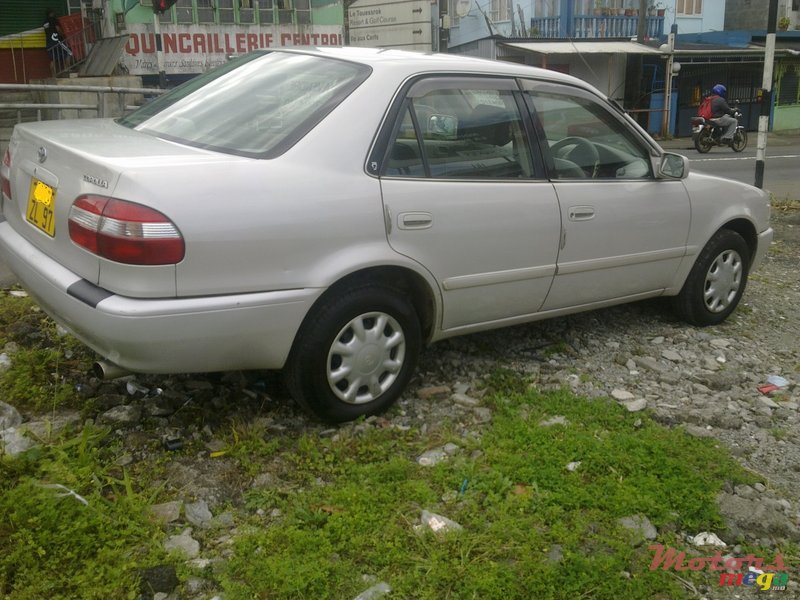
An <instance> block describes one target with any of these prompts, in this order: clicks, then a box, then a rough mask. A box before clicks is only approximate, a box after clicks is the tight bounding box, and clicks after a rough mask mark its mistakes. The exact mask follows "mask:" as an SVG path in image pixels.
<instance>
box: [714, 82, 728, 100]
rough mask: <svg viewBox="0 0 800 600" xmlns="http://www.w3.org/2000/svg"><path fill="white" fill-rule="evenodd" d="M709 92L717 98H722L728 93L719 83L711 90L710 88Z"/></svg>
mask: <svg viewBox="0 0 800 600" xmlns="http://www.w3.org/2000/svg"><path fill="white" fill-rule="evenodd" d="M711 91H712V92H714V93H715V94H716V95H717V96H722V97H723V98H724V97H725V94H727V93H728V88H726V87H725V86H724V85H722V84H721V83H718V84H717V85H715V86H714V87H713V88H711Z"/></svg>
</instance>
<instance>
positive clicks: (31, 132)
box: [4, 119, 219, 297]
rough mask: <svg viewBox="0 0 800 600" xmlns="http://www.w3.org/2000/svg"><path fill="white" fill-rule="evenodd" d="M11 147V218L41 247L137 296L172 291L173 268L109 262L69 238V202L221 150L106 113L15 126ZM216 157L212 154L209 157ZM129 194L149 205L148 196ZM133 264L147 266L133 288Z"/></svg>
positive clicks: (90, 277) (96, 280) (78, 269)
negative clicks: (153, 132)
mask: <svg viewBox="0 0 800 600" xmlns="http://www.w3.org/2000/svg"><path fill="white" fill-rule="evenodd" d="M10 150H11V171H10V187H11V191H12V200H11V202H10V205H7V206H5V207H4V213H5V216H6V218H7V220H8V221H9V223H10V224H11V225H12V226H13V227H14V229H15V230H16V231H17V232H18V233H19V234H20V235H22V236H23V237H24V238H25V239H27V240H28V241H29V242H31V243H32V244H33V245H34V246H36V247H37V248H38V249H39V250H41V251H42V252H44V253H45V254H47V255H48V256H50V257H52V258H53V259H55V260H57V261H58V262H59V263H60V264H61V265H63V266H65V267H66V268H68V269H69V270H70V271H72V272H74V273H75V274H76V275H78V276H80V277H82V278H84V279H86V280H88V281H90V282H91V283H93V284H96V285H100V286H101V287H105V288H106V289H109V290H111V291H115V292H118V293H123V294H128V295H137V296H151V297H157V296H174V295H175V290H176V288H175V267H174V265H163V266H155V267H153V266H131V265H122V264H119V263H112V262H111V261H108V260H105V259H102V258H100V257H98V256H96V255H94V254H92V253H90V252H88V251H87V250H85V249H83V248H81V247H79V246H77V245H76V244H75V243H73V242H72V240H71V239H70V234H69V225H68V218H69V214H70V207H71V206H72V204H73V202H74V201H75V199H76V198H78V197H79V196H82V195H85V194H91V195H99V196H108V197H112V196H114V190H115V188H116V186H117V182H118V181H119V179H120V176H121V175H122V174H123V173H124V172H127V173H128V175H130V174H131V171H137V172H138V173H142V172H143V171H144V170H146V169H148V168H149V169H152V168H163V166H164V164H166V163H175V162H176V161H177V160H178V159H180V161H181V162H184V163H185V162H186V161H191V160H192V158H193V157H195V159H196V160H200V161H203V160H219V155H215V154H214V153H210V152H208V151H205V150H198V149H195V148H190V147H187V146H182V145H179V144H176V143H172V142H168V141H164V140H161V139H158V138H155V137H153V136H150V135H146V134H143V133H140V132H137V131H135V130H132V129H128V128H126V127H123V126H121V125H119V124H117V123H115V122H114V121H113V120H111V119H85V120H65V121H52V122H41V123H28V124H24V125H19V126H17V128H16V129H15V132H14V135H13V138H12V142H11V145H10ZM215 156H216V158H214V157H215ZM129 200H131V201H134V202H138V203H142V204H147V203H148V198H130V199H129ZM131 269H148V277H147V279H148V285H147V286H140V287H135V286H134V287H131V286H130V284H129V283H126V282H131V281H134V280H136V279H138V280H141V278H134V279H132V278H131V277H130V275H131V274H132V271H131Z"/></svg>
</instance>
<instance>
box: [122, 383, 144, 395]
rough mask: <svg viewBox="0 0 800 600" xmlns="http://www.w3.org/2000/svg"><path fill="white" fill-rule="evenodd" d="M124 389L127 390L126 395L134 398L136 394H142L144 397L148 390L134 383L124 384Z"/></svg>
mask: <svg viewBox="0 0 800 600" xmlns="http://www.w3.org/2000/svg"><path fill="white" fill-rule="evenodd" d="M125 387H126V388H127V390H128V394H130V395H131V396H135V395H136V394H144V395H146V394H147V393H148V392H149V391H150V390H149V389H147V388H146V387H144V386H143V385H142V384H140V383H136V382H135V381H129V382H128V383H126V384H125Z"/></svg>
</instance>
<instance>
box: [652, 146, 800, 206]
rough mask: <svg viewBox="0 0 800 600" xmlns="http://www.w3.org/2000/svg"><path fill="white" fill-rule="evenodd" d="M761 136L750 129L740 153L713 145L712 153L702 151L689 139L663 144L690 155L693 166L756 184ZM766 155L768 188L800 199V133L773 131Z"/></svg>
mask: <svg viewBox="0 0 800 600" xmlns="http://www.w3.org/2000/svg"><path fill="white" fill-rule="evenodd" d="M757 138H758V134H757V133H756V132H754V131H751V132H749V139H748V144H747V148H746V149H745V150H744V152H742V153H739V154H737V153H735V152H733V150H731V149H730V148H721V147H719V148H712V149H711V151H710V152H709V153H708V154H700V153H699V152H697V150H695V148H694V146H693V145H692V141H691V140H690V139H689V138H681V139H677V140H669V141H666V142H662V143H661V145H662V146H663V147H664V148H665V149H667V150H670V151H672V152H678V153H680V154H684V155H686V156H687V157H688V158H689V160H690V161H691V168H692V169H695V170H697V171H703V172H705V173H711V174H713V175H719V176H720V177H725V178H727V179H734V180H736V181H743V182H744V183H749V184H752V183H753V182H754V181H755V172H756V142H757ZM766 154H767V160H766V165H765V170H764V188H765V189H767V190H769V191H770V192H772V193H773V194H774V195H775V197H776V198H777V199H780V200H784V199H787V198H789V199H792V200H800V135H798V134H797V133H794V134H769V136H768V138H767V152H766Z"/></svg>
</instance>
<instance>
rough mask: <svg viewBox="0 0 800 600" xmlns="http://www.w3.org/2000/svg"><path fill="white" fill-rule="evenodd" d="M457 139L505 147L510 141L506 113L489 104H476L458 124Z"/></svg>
mask: <svg viewBox="0 0 800 600" xmlns="http://www.w3.org/2000/svg"><path fill="white" fill-rule="evenodd" d="M458 137H459V139H464V140H470V141H474V142H477V143H481V144H492V145H494V146H505V145H506V144H507V143H508V142H510V141H511V124H510V122H509V115H508V112H507V111H505V110H504V109H502V108H500V107H498V106H492V105H491V104H478V105H477V106H476V107H475V108H473V109H472V112H471V113H470V114H469V115H468V116H467V117H466V118H464V119H462V120H461V121H460V122H459V124H458Z"/></svg>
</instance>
